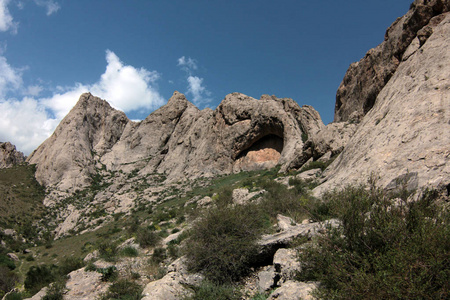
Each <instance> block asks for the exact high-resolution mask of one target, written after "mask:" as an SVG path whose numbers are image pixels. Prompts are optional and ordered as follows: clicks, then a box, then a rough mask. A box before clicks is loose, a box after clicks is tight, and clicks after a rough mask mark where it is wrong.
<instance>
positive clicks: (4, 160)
mask: <svg viewBox="0 0 450 300" xmlns="http://www.w3.org/2000/svg"><path fill="white" fill-rule="evenodd" d="M24 161H25V156H24V155H23V153H22V152H19V151H17V150H16V146H14V145H13V144H11V143H10V142H6V143H0V169H3V168H10V167H12V166H14V165H17V164H20V163H23V162H24Z"/></svg>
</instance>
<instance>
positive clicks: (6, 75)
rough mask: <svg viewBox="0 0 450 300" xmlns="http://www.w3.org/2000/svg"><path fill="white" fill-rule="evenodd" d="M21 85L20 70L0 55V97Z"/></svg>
mask: <svg viewBox="0 0 450 300" xmlns="http://www.w3.org/2000/svg"><path fill="white" fill-rule="evenodd" d="M0 1H1V0H0ZM21 86H22V72H21V70H18V69H14V68H13V67H11V66H10V65H9V64H8V61H7V60H6V58H5V57H4V56H0V99H1V98H3V97H4V96H5V95H6V93H7V92H8V91H11V90H17V89H19V88H20V87H21Z"/></svg>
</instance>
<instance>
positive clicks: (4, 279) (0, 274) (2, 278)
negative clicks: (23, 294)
mask: <svg viewBox="0 0 450 300" xmlns="http://www.w3.org/2000/svg"><path fill="white" fill-rule="evenodd" d="M18 281H19V277H18V276H17V275H16V274H15V273H13V272H12V271H11V270H10V269H9V268H8V267H6V266H0V291H3V293H7V292H9V291H10V290H12V289H13V288H14V286H15V285H16V283H17V282H18ZM0 293H1V292H0Z"/></svg>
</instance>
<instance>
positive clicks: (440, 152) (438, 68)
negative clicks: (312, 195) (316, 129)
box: [316, 1, 450, 192]
mask: <svg viewBox="0 0 450 300" xmlns="http://www.w3.org/2000/svg"><path fill="white" fill-rule="evenodd" d="M417 2H418V1H416V2H415V3H417ZM428 2H429V4H430V3H440V2H439V1H428ZM445 3H446V4H445V6H443V7H448V3H449V2H448V1H446V2H445ZM430 5H431V4H430ZM408 15H411V11H410V12H409V13H408ZM408 15H407V16H408ZM402 20H403V19H402ZM399 22H400V21H399ZM402 22H403V21H402ZM429 24H432V26H431V25H429V26H431V27H430V28H432V29H430V30H431V31H432V33H431V35H430V36H429V37H428V39H427V40H426V41H420V39H419V38H416V42H415V43H414V42H413V43H411V46H410V48H409V49H408V53H409V54H408V57H407V58H404V61H402V62H401V63H400V64H399V66H398V68H397V70H396V72H395V73H394V75H393V76H392V78H391V79H390V80H389V82H388V83H387V84H386V86H385V87H384V88H383V89H382V90H381V92H380V93H379V94H378V96H377V97H376V101H375V105H374V106H373V108H372V109H371V110H370V111H369V112H368V113H367V115H366V116H365V117H364V119H363V120H362V122H361V124H359V127H358V129H357V131H356V133H355V134H354V135H353V136H352V138H351V139H350V140H349V142H348V144H347V145H346V147H345V149H344V151H343V152H342V153H341V155H340V156H339V157H337V159H336V160H335V161H334V162H333V164H331V165H330V166H329V168H328V169H327V171H326V172H325V175H326V179H325V183H324V184H322V185H321V186H320V187H318V188H317V190H316V192H320V191H324V190H326V189H328V188H333V187H336V186H339V185H342V184H349V183H352V182H356V181H361V180H366V179H367V178H368V177H369V176H370V174H371V173H373V174H375V175H378V176H380V180H379V184H380V185H381V186H384V187H386V186H392V184H393V183H395V181H396V179H401V178H406V179H408V181H411V183H414V184H413V185H414V187H424V186H427V185H432V186H439V185H447V184H449V182H450V64H449V63H448V62H449V61H450V51H449V50H448V49H450V13H445V14H441V15H439V16H437V17H435V18H434V19H431V21H430V22H429ZM405 174H409V175H411V176H409V175H405ZM407 184H408V185H409V186H411V184H410V182H407ZM394 185H395V184H394Z"/></svg>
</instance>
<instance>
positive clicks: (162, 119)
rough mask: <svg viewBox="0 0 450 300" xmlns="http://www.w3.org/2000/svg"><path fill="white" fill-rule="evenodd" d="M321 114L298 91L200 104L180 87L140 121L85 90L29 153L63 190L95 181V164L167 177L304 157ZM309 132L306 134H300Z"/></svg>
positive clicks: (40, 175) (287, 164) (286, 163)
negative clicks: (298, 98)
mask: <svg viewBox="0 0 450 300" xmlns="http://www.w3.org/2000/svg"><path fill="white" fill-rule="evenodd" d="M323 127H324V124H323V123H322V120H321V118H320V115H319V114H318V113H317V111H315V110H314V109H313V108H312V107H310V106H303V107H299V106H298V104H297V103H296V102H295V101H293V100H292V99H288V98H283V99H279V98H276V97H274V96H272V97H271V96H263V97H261V99H260V100H256V99H254V98H251V97H248V96H246V95H243V94H239V93H233V94H230V95H227V96H226V97H225V99H224V100H223V101H222V103H221V104H220V105H219V106H218V107H217V108H216V109H215V110H214V111H213V110H211V109H205V110H202V111H200V110H199V109H198V108H196V107H195V106H194V105H193V104H192V103H190V102H189V101H187V99H186V98H185V96H184V95H183V94H180V93H178V92H175V93H174V94H173V96H172V97H171V98H170V100H169V101H168V103H167V104H166V105H165V106H163V107H161V108H160V109H158V110H156V111H155V112H153V113H151V114H150V115H149V116H148V117H147V118H146V119H145V120H143V121H141V122H132V121H130V120H128V118H127V117H126V116H125V115H124V114H123V113H122V112H119V111H117V110H115V109H113V108H111V107H110V106H109V104H108V103H107V102H106V101H104V100H101V99H99V98H96V97H94V96H92V95H91V94H83V95H82V96H81V97H80V100H79V101H78V103H77V105H76V106H75V107H74V108H73V109H72V110H71V112H70V113H69V114H68V115H67V116H66V117H65V118H64V119H63V121H62V122H61V124H60V125H59V126H58V128H57V129H56V130H55V133H54V134H53V135H52V136H51V137H50V138H49V139H48V140H46V141H45V142H44V143H43V144H42V145H41V146H40V147H39V148H38V149H37V150H36V151H34V152H33V153H32V154H31V155H30V157H29V158H28V162H29V163H32V164H36V165H37V171H36V178H37V180H38V181H39V182H40V183H42V184H43V185H45V186H57V187H58V189H60V190H66V189H73V188H75V187H83V186H87V185H89V184H90V182H91V181H90V180H91V179H90V176H91V175H93V174H95V168H96V167H97V168H101V166H105V168H107V169H108V170H112V171H119V170H122V171H124V172H130V171H133V170H137V171H139V173H140V174H141V175H144V174H151V173H154V172H156V173H164V174H166V175H167V176H168V177H169V179H171V178H172V179H177V178H178V179H179V178H184V177H188V178H196V177H199V176H212V175H215V174H224V173H231V172H237V171H240V170H253V169H261V168H269V167H274V166H275V165H281V166H282V169H283V170H286V169H288V168H292V167H293V166H298V165H301V164H302V163H304V162H306V161H307V159H308V158H309V157H305V156H304V155H303V144H304V140H306V137H307V136H310V135H312V134H314V133H315V132H316V131H318V130H319V129H321V128H323ZM302 136H303V140H302Z"/></svg>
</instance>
